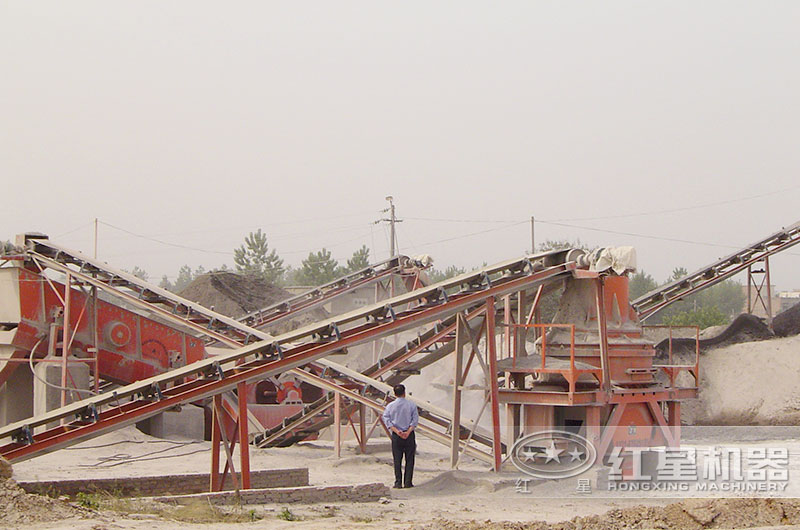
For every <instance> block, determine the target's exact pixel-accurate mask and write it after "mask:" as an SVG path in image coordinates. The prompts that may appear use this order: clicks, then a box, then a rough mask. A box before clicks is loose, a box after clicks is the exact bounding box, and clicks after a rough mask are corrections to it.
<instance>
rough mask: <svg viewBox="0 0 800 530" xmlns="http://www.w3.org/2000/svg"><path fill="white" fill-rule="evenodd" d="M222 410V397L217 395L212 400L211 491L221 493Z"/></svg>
mask: <svg viewBox="0 0 800 530" xmlns="http://www.w3.org/2000/svg"><path fill="white" fill-rule="evenodd" d="M221 408H222V396H221V395H219V394H217V395H215V396H214V397H213V398H212V404H211V480H210V484H209V490H210V491H212V492H214V491H219V489H220V476H219V451H220V441H221V439H222V433H221V431H220V423H221V420H222V418H220V417H219V410H220V409H221Z"/></svg>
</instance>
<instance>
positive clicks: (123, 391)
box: [0, 244, 577, 462]
mask: <svg viewBox="0 0 800 530" xmlns="http://www.w3.org/2000/svg"><path fill="white" fill-rule="evenodd" d="M48 249H49V250H48ZM34 251H35V252H36V253H37V254H38V255H39V256H45V254H43V252H52V253H53V254H52V255H50V256H49V257H46V258H45V257H43V258H42V259H50V260H51V261H52V262H53V263H56V264H62V261H61V260H64V261H67V262H68V263H70V264H71V265H74V266H79V267H80V271H82V273H86V274H87V275H89V278H90V279H91V278H93V277H94V276H97V278H95V279H94V281H102V282H103V283H104V284H105V282H108V283H109V284H113V283H114V282H115V281H117V282H119V283H122V284H123V285H125V286H126V287H128V288H130V289H136V287H137V286H138V287H140V288H141V289H140V291H139V292H140V296H141V297H142V298H143V299H153V298H157V299H158V300H157V301H158V302H159V303H167V304H169V303H170V302H171V303H172V304H173V307H174V308H175V310H176V312H179V311H181V308H183V310H184V312H189V313H190V314H191V313H192V312H194V311H195V309H194V308H192V307H190V306H188V305H187V304H186V302H185V301H184V300H182V299H180V297H174V295H172V293H167V292H164V293H161V292H158V291H156V290H153V289H152V288H151V286H150V285H149V284H147V283H146V282H141V283H144V285H141V284H140V280H138V278H136V279H134V277H132V276H131V275H125V276H123V275H119V274H114V275H110V274H109V272H108V270H104V269H105V268H104V267H102V266H98V265H97V264H96V263H91V262H89V261H88V260H85V259H77V258H75V257H74V256H73V255H72V254H65V253H61V252H59V250H58V248H57V247H55V248H54V246H52V245H43V244H39V245H38V246H36V247H35V248H34ZM571 255H572V254H570V251H553V252H548V253H544V254H540V255H537V256H533V257H526V258H520V259H515V260H510V261H507V262H503V263H499V264H496V265H493V266H489V267H485V268H483V269H480V270H477V271H474V272H472V273H468V274H464V275H461V276H458V277H455V278H452V279H449V280H445V281H443V282H440V283H438V284H435V285H431V286H428V287H424V288H422V289H417V290H415V291H412V292H410V293H405V294H402V295H399V296H395V297H393V298H391V299H389V300H386V301H384V302H382V303H379V304H374V305H371V306H367V307H364V308H360V309H358V310H355V311H351V312H349V313H346V314H344V315H339V316H336V317H333V318H330V319H326V320H324V321H321V322H317V323H314V324H310V325H308V326H305V327H303V328H300V329H297V330H294V331H291V332H288V333H284V334H282V335H280V336H277V337H274V338H273V337H270V338H268V339H266V340H261V341H259V342H257V343H252V344H249V345H246V346H243V347H241V348H238V349H235V350H233V351H231V352H227V353H224V354H221V355H218V356H215V357H214V358H209V359H204V360H202V361H198V362H195V363H192V364H190V365H187V366H184V367H181V368H178V369H175V370H171V371H169V372H166V373H163V374H160V375H157V376H154V377H151V378H148V379H145V380H142V381H138V382H135V383H132V384H129V385H127V386H124V387H121V388H119V389H117V390H115V391H114V392H112V393H111V394H110V395H109V394H101V395H98V396H93V397H90V398H87V399H84V400H81V401H77V402H74V403H72V404H70V405H67V406H65V407H61V408H59V409H55V410H52V411H50V412H47V413H45V414H42V415H39V416H35V417H33V418H29V419H27V420H23V421H20V422H15V423H13V424H10V425H7V426H5V427H3V428H0V443H2V444H3V445H0V455H2V456H4V457H6V458H7V459H8V460H10V461H12V462H13V461H20V460H24V459H27V458H32V457H34V456H36V455H39V454H44V453H47V452H50V451H53V450H56V449H58V448H61V447H65V446H68V445H71V444H74V443H77V442H79V441H82V440H86V439H89V438H92V437H95V436H99V435H101V434H104V433H106V432H110V431H113V430H116V429H119V428H121V427H124V426H127V425H131V424H133V423H136V422H139V421H142V420H144V419H146V418H149V417H152V416H155V415H157V414H159V413H161V412H163V411H165V410H167V409H169V408H172V407H175V406H176V405H180V404H183V403H188V402H192V401H197V400H199V399H204V398H207V397H210V396H213V395H216V394H221V393H223V392H226V391H229V390H231V389H233V388H235V387H236V386H237V385H238V384H239V383H241V382H252V381H257V380H261V379H264V378H266V377H269V376H271V375H274V374H278V373H281V372H284V371H287V370H291V369H294V368H298V367H300V366H303V365H306V364H309V363H311V362H313V361H315V360H317V359H320V358H323V357H325V356H327V355H329V354H331V353H333V352H335V351H339V350H342V349H344V348H347V347H351V346H355V345H357V344H364V343H367V342H370V341H374V340H376V339H379V338H382V337H386V336H390V335H392V334H396V333H399V332H401V331H405V330H407V329H412V328H415V327H419V326H421V325H424V324H427V323H432V322H435V321H438V320H442V319H444V318H447V317H449V316H451V315H454V314H455V313H457V312H459V311H464V310H469V309H470V308H474V307H476V306H477V305H479V304H480V303H481V302H483V301H485V300H487V299H488V298H490V297H495V298H497V297H502V296H504V295H506V294H510V293H513V292H517V291H520V290H524V289H529V288H531V287H534V286H537V285H542V284H545V283H549V282H552V281H556V280H558V279H560V278H563V277H565V276H567V275H570V274H571V273H572V271H574V270H575V269H576V268H577V264H576V263H575V262H574V261H569V257H570V256H571ZM71 272H74V271H72V270H71ZM101 277H102V280H100V278H101ZM87 281H88V280H87ZM89 283H91V282H89ZM456 290H457V292H456V293H454V294H448V292H451V293H452V291H456ZM161 291H163V290H161ZM176 298H177V300H176ZM162 300H163V302H162ZM410 304H414V305H413V307H411V306H410ZM409 307H410V308H409ZM206 311H207V310H206ZM212 313H213V312H212ZM197 314H199V315H202V317H203V318H204V319H206V321H207V323H208V326H209V328H214V325H215V321H217V318H216V314H213V315H209V314H208V313H205V312H203V311H201V310H197ZM227 320H230V319H227ZM227 320H222V319H219V322H220V323H221V329H224V330H225V331H226V332H230V331H232V330H235V332H236V333H239V334H242V335H244V337H246V338H252V336H253V334H252V332H251V328H247V327H246V326H244V328H245V329H244V330H243V329H242V327H243V325H242V324H239V323H236V322H235V321H233V322H234V324H230V323H229V322H228V321H227ZM218 329H220V328H218ZM228 340H231V339H228ZM127 400H130V401H127ZM53 422H64V425H61V426H59V427H55V428H50V429H46V426H47V425H48V424H50V423H53ZM37 428H45V429H46V430H44V431H43V432H40V433H38V434H34V433H35V430H36V429H37Z"/></svg>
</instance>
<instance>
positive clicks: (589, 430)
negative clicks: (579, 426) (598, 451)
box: [586, 407, 603, 447]
mask: <svg viewBox="0 0 800 530" xmlns="http://www.w3.org/2000/svg"><path fill="white" fill-rule="evenodd" d="M601 412H602V407H586V439H587V440H589V441H590V442H592V443H593V444H595V447H597V444H599V443H600V436H601V434H602V432H603V431H602V428H601V426H600V421H601V419H600V418H601Z"/></svg>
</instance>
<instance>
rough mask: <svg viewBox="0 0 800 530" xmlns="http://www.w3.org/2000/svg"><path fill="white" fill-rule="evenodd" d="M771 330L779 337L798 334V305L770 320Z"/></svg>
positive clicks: (799, 307)
mask: <svg viewBox="0 0 800 530" xmlns="http://www.w3.org/2000/svg"><path fill="white" fill-rule="evenodd" d="M772 329H774V330H775V334H776V335H778V336H779V337H789V336H791V335H797V334H798V333H800V304H795V305H793V306H792V307H790V308H789V309H787V310H786V311H784V312H783V313H779V314H778V315H776V316H775V318H773V319H772Z"/></svg>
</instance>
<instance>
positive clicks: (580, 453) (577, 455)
mask: <svg viewBox="0 0 800 530" xmlns="http://www.w3.org/2000/svg"><path fill="white" fill-rule="evenodd" d="M567 454H568V455H569V456H571V457H572V460H570V462H574V461H576V460H577V461H578V462H580V460H581V457H582V456H583V451H579V450H578V446H577V445H576V446H575V448H574V449H573V450H572V451H570V452H569V453H567Z"/></svg>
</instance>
